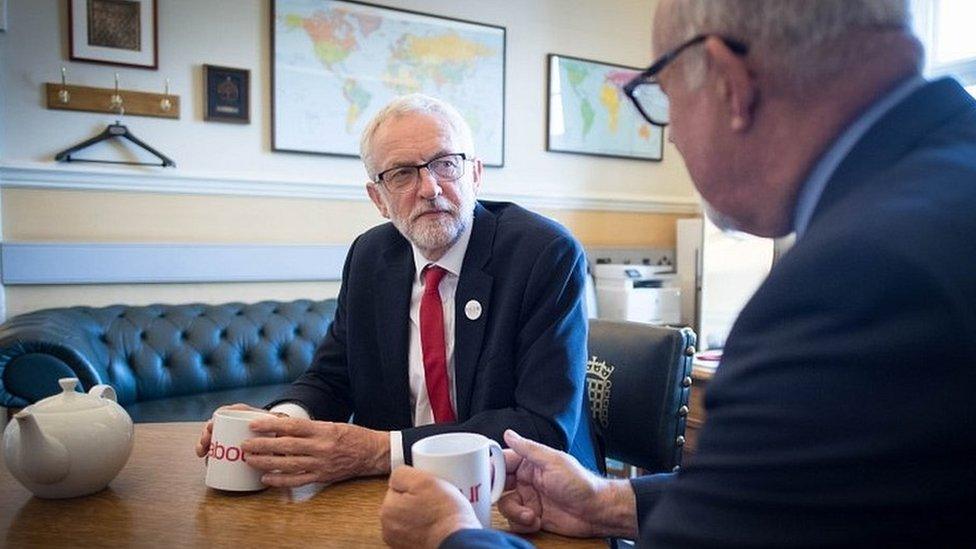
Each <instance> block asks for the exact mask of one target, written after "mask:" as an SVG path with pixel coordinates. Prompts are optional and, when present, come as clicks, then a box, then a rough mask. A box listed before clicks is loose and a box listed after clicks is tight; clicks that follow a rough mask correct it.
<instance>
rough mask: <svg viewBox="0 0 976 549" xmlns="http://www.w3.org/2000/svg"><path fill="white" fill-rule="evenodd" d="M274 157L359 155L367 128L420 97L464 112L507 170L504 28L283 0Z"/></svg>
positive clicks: (488, 156)
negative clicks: (412, 96) (405, 98)
mask: <svg viewBox="0 0 976 549" xmlns="http://www.w3.org/2000/svg"><path fill="white" fill-rule="evenodd" d="M273 17H274V37H273V38H274V124H273V125H274V130H273V131H274V148H275V149H276V150H287V151H302V152H317V153H325V154H340V155H353V156H356V155H358V154H359V137H360V134H361V132H362V130H363V127H364V126H365V125H366V122H368V121H369V119H370V118H371V117H372V116H373V115H374V114H375V113H376V112H377V111H379V109H381V108H382V107H383V106H384V105H386V104H387V103H388V102H389V101H390V100H392V99H393V98H395V97H397V96H399V95H403V94H408V93H414V92H420V93H426V94H429V95H433V96H435V97H438V98H440V99H443V100H445V101H447V102H449V103H451V104H453V105H454V106H455V107H457V108H458V110H459V111H461V114H462V115H463V116H464V117H465V119H467V121H468V123H469V124H470V126H471V130H472V132H473V134H474V143H475V153H476V154H477V155H478V156H479V157H480V158H481V159H483V160H484V162H485V163H486V164H488V165H496V166H497V165H501V164H503V161H504V152H503V151H504V129H503V127H504V72H505V29H504V28H502V27H493V26H487V25H481V24H474V23H468V22H463V21H456V20H452V19H443V18H439V17H432V16H429V15H422V14H415V13H411V12H404V11H397V10H392V9H389V8H381V7H378V6H370V5H366V4H359V3H354V2H343V1H338V0H277V2H275V8H274V14H273Z"/></svg>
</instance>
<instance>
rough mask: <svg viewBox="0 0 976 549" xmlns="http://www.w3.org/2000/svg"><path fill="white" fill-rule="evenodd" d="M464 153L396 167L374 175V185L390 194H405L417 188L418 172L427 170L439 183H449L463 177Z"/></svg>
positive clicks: (465, 156) (445, 155) (444, 155)
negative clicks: (376, 184)
mask: <svg viewBox="0 0 976 549" xmlns="http://www.w3.org/2000/svg"><path fill="white" fill-rule="evenodd" d="M466 160H469V158H468V157H467V155H465V154H464V153H451V154H443V155H441V156H438V157H437V158H432V159H430V160H429V161H428V162H425V163H423V164H417V165H416V166H397V167H395V168H390V169H389V170H384V171H382V172H380V173H378V174H376V181H375V182H376V183H382V184H383V185H384V186H386V188H387V190H388V191H390V192H391V193H406V192H410V191H411V190H413V189H415V188H416V187H417V183H419V182H420V170H421V169H423V168H427V171H429V172H430V175H432V176H434V179H436V180H437V181H438V182H439V183H450V182H453V181H457V180H458V179H461V177H462V176H463V175H464V162H465V161H466Z"/></svg>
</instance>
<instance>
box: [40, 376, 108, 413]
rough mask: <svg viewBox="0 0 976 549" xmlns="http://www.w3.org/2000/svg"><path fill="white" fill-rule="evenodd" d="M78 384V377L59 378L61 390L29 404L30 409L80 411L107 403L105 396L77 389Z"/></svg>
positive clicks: (47, 411)
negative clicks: (101, 396) (80, 391)
mask: <svg viewBox="0 0 976 549" xmlns="http://www.w3.org/2000/svg"><path fill="white" fill-rule="evenodd" d="M77 384H78V378H76V377H62V378H61V379H59V380H58V385H60V386H61V392H60V393H58V394H56V395H53V396H49V397H47V398H45V399H42V400H39V401H37V402H35V403H34V404H32V405H31V406H29V408H30V411H31V412H34V413H54V412H80V411H82V410H93V409H95V408H101V407H103V406H105V405H106V402H107V401H106V400H105V399H103V398H100V397H97V396H95V395H89V394H85V393H79V392H77V391H75V386H76V385H77Z"/></svg>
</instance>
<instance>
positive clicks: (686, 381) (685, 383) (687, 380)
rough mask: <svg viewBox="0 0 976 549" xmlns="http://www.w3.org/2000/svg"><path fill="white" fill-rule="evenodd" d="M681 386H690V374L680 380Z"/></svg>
mask: <svg viewBox="0 0 976 549" xmlns="http://www.w3.org/2000/svg"><path fill="white" fill-rule="evenodd" d="M681 386H682V387H691V376H685V378H684V379H682V380H681Z"/></svg>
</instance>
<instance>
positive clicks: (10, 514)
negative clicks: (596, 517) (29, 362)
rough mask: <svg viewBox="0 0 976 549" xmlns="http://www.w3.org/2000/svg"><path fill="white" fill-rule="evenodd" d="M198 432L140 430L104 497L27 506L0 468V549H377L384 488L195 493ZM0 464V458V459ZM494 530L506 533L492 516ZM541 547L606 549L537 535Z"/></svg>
mask: <svg viewBox="0 0 976 549" xmlns="http://www.w3.org/2000/svg"><path fill="white" fill-rule="evenodd" d="M201 427H202V424H201V423H141V424H137V425H136V427H135V448H134V449H133V451H132V456H131V457H130V458H129V462H128V464H126V466H125V468H124V469H123V470H122V472H121V473H119V476H118V477H116V478H115V480H114V481H112V483H111V484H110V485H109V487H108V488H107V489H105V490H102V491H101V492H99V493H97V494H92V495H90V496H84V497H80V498H73V499H63V500H45V499H40V498H35V497H33V496H32V495H31V493H30V492H28V491H27V489H26V488H24V487H23V486H21V485H20V484H19V483H18V482H17V481H16V480H15V479H14V478H13V477H12V476H11V475H10V473H9V472H8V471H7V469H6V467H0V547H9V548H19V547H56V546H60V547H85V548H88V547H140V548H141V547H231V546H233V547H235V548H244V547H264V546H268V547H299V546H300V547H307V548H311V547H316V548H317V547H376V546H382V545H383V539H382V534H381V532H380V520H379V509H380V505H381V503H382V501H383V495H384V494H385V493H386V479H385V478H370V479H360V480H352V481H347V482H340V483H338V484H334V485H331V486H322V485H310V486H305V487H302V488H298V489H293V490H288V489H281V488H269V489H267V490H264V491H262V492H257V493H248V494H227V493H223V492H218V491H215V490H211V489H209V488H207V487H206V486H205V485H204V483H203V477H204V472H205V470H204V465H203V461H202V460H201V459H199V458H197V457H196V455H194V453H193V445H194V443H195V442H196V439H197V437H198V436H199V433H200V430H201ZM0 459H2V458H0ZM493 513H494V516H493V517H492V523H493V525H494V526H495V527H496V528H501V529H504V528H505V527H506V525H507V523H506V522H505V520H504V519H502V517H501V515H499V514H498V511H497V509H496V510H493ZM528 539H530V540H531V541H532V542H533V543H535V544H536V545H538V546H539V547H594V548H595V547H606V543H605V542H604V541H603V540H593V539H590V540H580V539H573V538H566V537H562V536H557V535H555V534H549V533H541V534H537V535H534V536H529V537H528Z"/></svg>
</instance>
